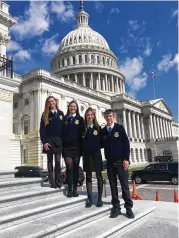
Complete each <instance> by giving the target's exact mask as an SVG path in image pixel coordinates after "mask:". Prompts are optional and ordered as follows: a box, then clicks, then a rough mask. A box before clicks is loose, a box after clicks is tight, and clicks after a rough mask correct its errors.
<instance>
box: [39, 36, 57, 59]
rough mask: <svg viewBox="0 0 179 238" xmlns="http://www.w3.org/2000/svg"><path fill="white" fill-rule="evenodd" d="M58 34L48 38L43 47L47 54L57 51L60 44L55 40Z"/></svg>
mask: <svg viewBox="0 0 179 238" xmlns="http://www.w3.org/2000/svg"><path fill="white" fill-rule="evenodd" d="M57 36H58V34H56V35H54V36H52V37H50V38H49V39H46V40H45V42H44V45H43V47H42V52H43V53H44V54H47V55H53V54H55V53H56V52H57V50H58V47H59V44H57V43H56V42H55V39H56V38H57Z"/></svg>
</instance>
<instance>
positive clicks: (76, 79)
mask: <svg viewBox="0 0 179 238" xmlns="http://www.w3.org/2000/svg"><path fill="white" fill-rule="evenodd" d="M77 82H78V78H77V74H75V83H77Z"/></svg>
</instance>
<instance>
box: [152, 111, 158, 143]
mask: <svg viewBox="0 0 179 238" xmlns="http://www.w3.org/2000/svg"><path fill="white" fill-rule="evenodd" d="M153 121H154V128H155V129H154V131H155V138H156V139H158V131H157V122H156V116H155V115H153Z"/></svg>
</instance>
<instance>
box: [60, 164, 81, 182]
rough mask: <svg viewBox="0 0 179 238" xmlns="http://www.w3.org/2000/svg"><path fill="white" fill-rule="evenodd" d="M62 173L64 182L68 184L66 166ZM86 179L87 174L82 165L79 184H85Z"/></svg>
mask: <svg viewBox="0 0 179 238" xmlns="http://www.w3.org/2000/svg"><path fill="white" fill-rule="evenodd" d="M62 174H63V183H64V184H67V173H66V168H64V169H62ZM84 180H85V175H84V172H83V169H82V168H81V167H79V178H78V184H79V186H82V185H83V182H84Z"/></svg>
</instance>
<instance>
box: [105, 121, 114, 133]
mask: <svg viewBox="0 0 179 238" xmlns="http://www.w3.org/2000/svg"><path fill="white" fill-rule="evenodd" d="M113 127H114V123H113V124H112V125H111V126H106V128H107V130H108V131H109V128H111V130H112V129H113Z"/></svg>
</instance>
